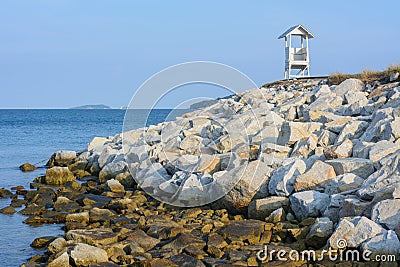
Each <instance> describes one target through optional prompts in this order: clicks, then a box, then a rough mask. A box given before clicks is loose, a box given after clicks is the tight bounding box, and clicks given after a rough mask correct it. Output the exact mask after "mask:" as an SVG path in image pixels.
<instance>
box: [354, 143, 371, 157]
mask: <svg viewBox="0 0 400 267" xmlns="http://www.w3.org/2000/svg"><path fill="white" fill-rule="evenodd" d="M374 144H375V143H372V142H363V141H359V140H354V146H353V157H355V158H364V159H369V151H370V150H371V147H372V146H373V145H374Z"/></svg>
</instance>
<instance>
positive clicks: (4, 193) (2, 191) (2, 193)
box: [0, 188, 13, 198]
mask: <svg viewBox="0 0 400 267" xmlns="http://www.w3.org/2000/svg"><path fill="white" fill-rule="evenodd" d="M12 195H13V194H12V193H11V191H10V190H8V189H6V188H0V198H4V197H11V196H12Z"/></svg>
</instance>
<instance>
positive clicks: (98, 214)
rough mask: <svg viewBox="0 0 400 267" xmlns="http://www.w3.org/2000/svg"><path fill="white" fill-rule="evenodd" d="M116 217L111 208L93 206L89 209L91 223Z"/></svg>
mask: <svg viewBox="0 0 400 267" xmlns="http://www.w3.org/2000/svg"><path fill="white" fill-rule="evenodd" d="M114 217H115V213H114V212H113V211H111V210H109V209H99V208H97V207H96V208H93V209H91V210H90V211H89V218H90V219H89V220H90V222H91V223H95V222H105V221H108V220H111V219H113V218H114Z"/></svg>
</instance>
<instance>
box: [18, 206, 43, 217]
mask: <svg viewBox="0 0 400 267" xmlns="http://www.w3.org/2000/svg"><path fill="white" fill-rule="evenodd" d="M45 210H46V208H45V207H43V206H39V205H36V204H29V205H27V206H26V207H25V208H24V209H22V210H20V211H19V213H21V214H22V215H40V214H42V212H43V211H45Z"/></svg>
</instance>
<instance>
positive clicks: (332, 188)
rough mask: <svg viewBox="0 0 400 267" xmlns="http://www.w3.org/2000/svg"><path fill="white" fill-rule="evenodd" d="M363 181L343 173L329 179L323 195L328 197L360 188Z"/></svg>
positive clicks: (350, 174)
mask: <svg viewBox="0 0 400 267" xmlns="http://www.w3.org/2000/svg"><path fill="white" fill-rule="evenodd" d="M363 182H364V179H363V178H361V177H360V176H357V175H355V174H353V173H345V174H341V175H338V176H336V177H335V178H334V179H331V180H330V181H329V183H328V184H327V186H326V187H325V193H326V194H329V195H333V194H338V193H342V192H346V191H350V190H354V189H357V188H360V186H361V185H362V183H363Z"/></svg>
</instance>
